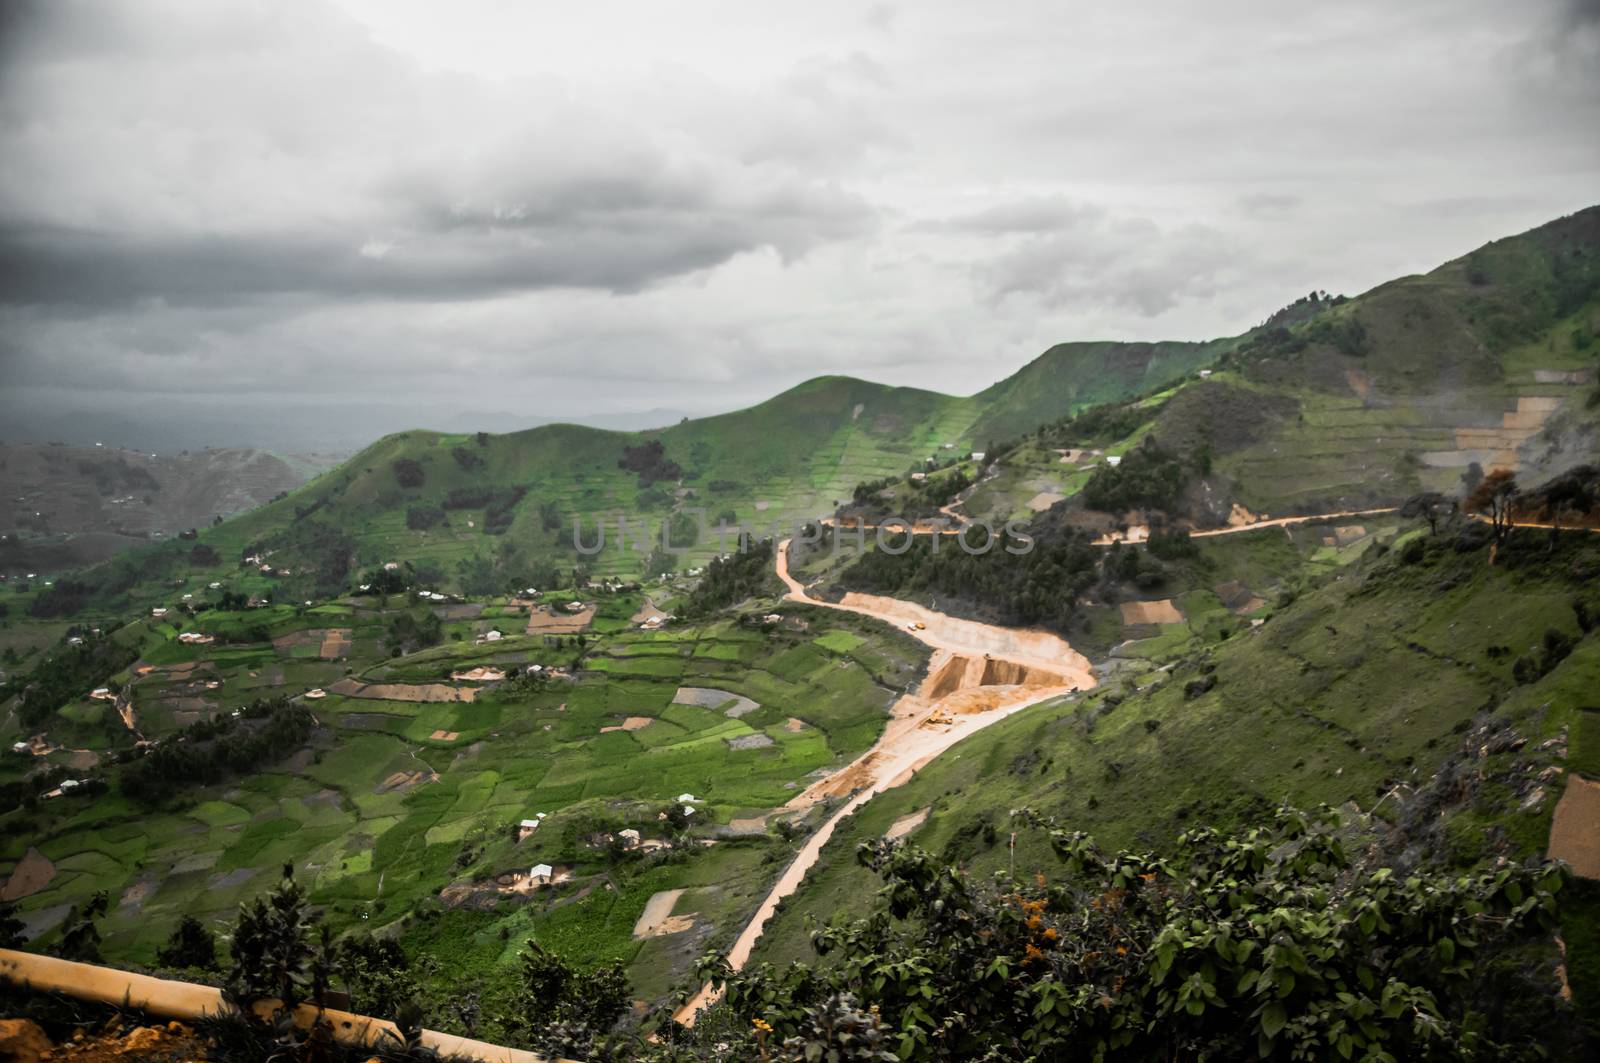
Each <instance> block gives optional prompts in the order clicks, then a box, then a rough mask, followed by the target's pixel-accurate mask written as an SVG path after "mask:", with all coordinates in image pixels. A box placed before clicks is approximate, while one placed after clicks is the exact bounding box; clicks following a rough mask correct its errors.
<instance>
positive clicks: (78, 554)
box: [0, 443, 336, 575]
mask: <svg viewBox="0 0 1600 1063" xmlns="http://www.w3.org/2000/svg"><path fill="white" fill-rule="evenodd" d="M335 461H336V459H334V458H332V457H326V456H322V455H283V454H275V453H271V452H269V451H264V450H226V449H224V450H196V451H193V452H190V451H185V452H183V453H180V454H161V455H156V454H148V453H145V452H142V451H131V450H125V449H123V448H120V447H115V448H114V447H103V446H83V447H70V446H61V445H55V444H43V443H7V444H0V535H4V536H5V539H4V550H3V552H0V571H4V572H7V573H8V574H11V575H21V574H25V573H26V572H28V571H31V570H38V569H42V570H44V571H47V572H58V571H62V570H64V569H70V568H77V567H79V566H82V565H87V564H93V563H94V562H97V561H101V560H104V559H105V558H107V557H110V556H111V555H112V554H115V553H117V552H118V551H120V550H124V549H127V548H129V547H130V546H134V545H137V544H139V543H141V542H148V541H149V540H151V539H155V538H165V537H167V536H171V535H174V534H176V533H178V532H181V531H184V530H187V529H190V528H203V527H206V526H208V525H210V524H211V523H212V522H213V521H215V520H217V519H218V518H227V517H231V516H233V515H235V514H236V513H239V512H241V511H244V510H250V509H255V508H256V507H258V506H261V505H263V504H264V503H266V502H268V501H270V500H271V499H273V498H274V497H276V496H278V495H281V494H286V493H288V492H289V491H292V490H294V489H295V488H296V487H299V486H300V485H301V484H303V483H305V482H306V480H308V479H310V478H311V476H313V475H315V474H316V473H318V472H321V471H322V470H323V469H326V468H329V467H330V466H332V465H333V464H334V463H335Z"/></svg>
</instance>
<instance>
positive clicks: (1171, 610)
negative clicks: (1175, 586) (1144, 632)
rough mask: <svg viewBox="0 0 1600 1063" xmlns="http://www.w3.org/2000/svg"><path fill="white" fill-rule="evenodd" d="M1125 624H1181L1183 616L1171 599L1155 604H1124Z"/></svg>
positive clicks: (1164, 599)
mask: <svg viewBox="0 0 1600 1063" xmlns="http://www.w3.org/2000/svg"><path fill="white" fill-rule="evenodd" d="M1122 622H1123V623H1124V624H1181V623H1183V614H1182V613H1181V612H1179V611H1178V607H1177V606H1175V605H1173V604H1172V599H1171V598H1162V599H1161V600H1160V601H1154V602H1123V603H1122Z"/></svg>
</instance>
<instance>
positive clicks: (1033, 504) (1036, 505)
mask: <svg viewBox="0 0 1600 1063" xmlns="http://www.w3.org/2000/svg"><path fill="white" fill-rule="evenodd" d="M1066 497H1067V496H1066V495H1064V494H1061V493H1060V492H1059V491H1040V492H1039V493H1038V494H1036V495H1034V496H1033V497H1032V498H1030V499H1028V508H1029V509H1031V510H1033V511H1034V512H1035V513H1043V512H1044V511H1045V510H1047V509H1049V508H1050V507H1051V506H1053V505H1055V504H1056V503H1057V502H1059V501H1061V500H1062V499H1063V498H1066Z"/></svg>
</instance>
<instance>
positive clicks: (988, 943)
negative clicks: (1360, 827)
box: [702, 808, 1564, 1063]
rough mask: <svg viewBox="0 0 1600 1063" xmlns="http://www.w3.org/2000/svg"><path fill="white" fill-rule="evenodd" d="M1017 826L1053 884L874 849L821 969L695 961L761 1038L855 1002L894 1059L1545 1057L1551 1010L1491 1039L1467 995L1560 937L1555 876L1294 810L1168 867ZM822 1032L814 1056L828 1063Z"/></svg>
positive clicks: (1209, 834) (1159, 859) (1187, 842)
mask: <svg viewBox="0 0 1600 1063" xmlns="http://www.w3.org/2000/svg"><path fill="white" fill-rule="evenodd" d="M1019 816H1020V818H1021V819H1022V820H1023V821H1024V822H1026V823H1031V824H1034V825H1036V826H1041V827H1044V828H1046V829H1047V830H1048V833H1049V839H1050V844H1051V846H1052V848H1053V849H1054V850H1055V852H1056V854H1057V855H1058V856H1059V857H1060V859H1061V860H1062V862H1063V864H1064V865H1065V869H1066V874H1065V875H1064V876H1063V877H1062V878H1060V879H1059V880H1056V881H1049V880H1046V879H1044V878H1043V877H1041V878H1040V879H1038V880H1037V881H1035V882H1033V883H1022V882H1017V881H1015V880H1008V879H1006V878H1005V876H1003V875H1002V876H997V878H996V880H995V881H994V882H993V884H980V883H975V882H974V881H972V880H971V879H970V878H969V877H968V876H967V875H966V874H965V873H963V872H961V871H959V870H957V869H955V868H952V867H948V866H944V865H943V864H942V863H940V862H938V861H936V860H935V859H933V858H932V857H930V856H929V854H928V853H926V852H924V851H922V850H919V849H916V848H907V847H901V846H898V845H895V844H894V843H888V842H883V841H875V842H871V843H868V844H866V845H863V846H862V847H861V850H860V853H859V856H860V859H861V861H862V862H863V863H864V864H866V865H867V866H869V867H872V868H873V869H875V870H876V871H878V873H879V874H880V875H881V876H882V877H883V879H884V887H883V889H882V890H881V891H880V893H879V898H878V903H877V906H876V907H875V908H874V910H873V911H872V913H871V914H870V915H869V916H868V917H867V918H865V919H861V920H857V921H854V922H850V923H847V924H842V925H833V926H828V927H824V928H821V929H819V930H816V931H815V932H814V935H813V943H814V945H815V946H816V948H817V951H818V953H819V954H820V955H821V956H822V957H823V961H824V962H822V963H820V964H817V965H815V966H809V967H807V966H801V965H798V964H796V965H793V966H791V967H789V968H788V969H786V970H783V971H778V970H775V969H774V968H772V967H771V966H768V965H762V966H761V967H759V968H757V969H754V970H747V971H745V972H742V973H737V974H735V973H733V972H731V971H730V970H729V969H728V968H727V966H726V965H725V964H724V963H723V962H722V961H721V960H720V958H718V957H708V958H707V960H705V961H702V970H703V971H704V972H705V973H706V974H708V975H709V976H711V977H713V978H714V979H716V980H718V981H720V982H722V983H723V984H724V985H725V986H726V1006H727V1007H728V1008H729V1009H731V1011H732V1013H733V1016H734V1017H735V1018H736V1019H738V1020H742V1021H743V1022H747V1023H748V1022H752V1021H753V1020H756V1019H759V1020H760V1026H758V1027H757V1031H758V1032H759V1034H760V1036H761V1037H762V1038H763V1039H764V1040H766V1041H770V1040H772V1039H780V1040H781V1039H787V1038H791V1037H794V1038H802V1039H806V1038H809V1039H810V1041H811V1042H812V1043H813V1044H814V1043H815V1042H817V1041H818V1039H819V1038H818V1019H819V1017H820V1016H822V1015H824V1014H826V1013H827V1012H828V1010H829V1009H831V1008H835V1007H837V1001H838V1000H839V999H840V998H841V997H842V995H844V994H849V995H850V996H851V998H852V1000H853V1001H859V1002H860V1005H859V1006H860V1007H864V1008H866V1009H867V1010H868V1011H869V1012H870V1014H872V1015H873V1016H874V1017H875V1018H876V1019H878V1020H879V1021H880V1022H881V1023H882V1026H883V1027H884V1028H885V1029H887V1030H892V1031H895V1032H896V1034H897V1035H898V1036H897V1043H896V1044H895V1046H894V1050H895V1054H896V1057H897V1058H898V1059H900V1060H903V1061H907V1063H910V1061H921V1060H955V1059H972V1060H977V1059H1057V1058H1070V1059H1111V1058H1115V1059H1246V1058H1272V1059H1328V1058H1345V1059H1367V1060H1391V1061H1393V1060H1398V1059H1405V1060H1423V1059H1438V1060H1443V1059H1452V1060H1453V1059H1462V1058H1482V1059H1503V1058H1527V1057H1531V1056H1534V1055H1535V1054H1537V1053H1538V1051H1539V1049H1538V1046H1539V1044H1540V1043H1541V1040H1542V1038H1543V1037H1544V1035H1545V1032H1546V1031H1545V1027H1544V1024H1543V1019H1544V1017H1541V1016H1539V1015H1537V1014H1521V1015H1501V1016H1500V1022H1499V1023H1498V1024H1497V1025H1496V1026H1494V1027H1491V1026H1490V1025H1489V1024H1488V1023H1487V1022H1486V1021H1485V1016H1484V1014H1483V1013H1482V1012H1481V1011H1480V1010H1478V1007H1477V1006H1476V1004H1477V1001H1478V999H1479V995H1478V994H1480V993H1481V992H1482V991H1483V990H1484V989H1485V986H1484V985H1483V983H1482V979H1483V977H1484V975H1483V971H1484V970H1485V968H1486V965H1487V961H1489V960H1491V959H1492V958H1493V957H1495V956H1496V955H1497V954H1499V952H1500V951H1501V950H1503V949H1506V948H1510V947H1513V946H1519V945H1521V944H1522V943H1523V942H1528V941H1532V940H1535V939H1536V938H1538V937H1539V936H1541V935H1548V933H1549V928H1550V927H1552V926H1553V925H1554V924H1553V914H1554V911H1555V896H1554V895H1555V893H1556V891H1557V890H1558V889H1559V888H1560V887H1561V886H1562V884H1563V881H1564V878H1563V872H1562V871H1561V870H1560V869H1559V868H1557V867H1555V866H1554V865H1527V866H1519V865H1508V866H1503V867H1499V868H1496V869H1493V870H1489V871H1483V872H1479V873H1475V874H1470V875H1464V876H1459V877H1457V876H1455V875H1454V874H1448V873H1444V872H1436V873H1428V872H1421V871H1419V872H1415V873H1413V874H1411V875H1409V876H1407V877H1401V876H1398V875H1396V874H1394V873H1393V871H1392V869H1391V868H1389V867H1384V866H1374V864H1373V863H1372V862H1371V858H1370V857H1368V856H1366V855H1364V854H1365V853H1366V852H1367V849H1366V847H1365V846H1359V847H1347V843H1346V838H1347V836H1348V832H1349V829H1350V825H1349V824H1346V823H1344V822H1342V820H1341V817H1340V814H1339V813H1338V812H1337V811H1335V810H1332V809H1328V808H1323V809H1321V810H1318V811H1316V812H1312V813H1305V812H1299V811H1296V810H1293V809H1287V808H1285V809H1282V810H1280V812H1279V813H1278V815H1277V817H1276V819H1275V821H1274V822H1273V824H1272V825H1271V826H1268V827H1258V828H1253V829H1249V830H1246V831H1243V832H1241V833H1239V834H1236V835H1232V836H1225V835H1222V834H1219V833H1218V832H1216V831H1213V830H1209V829H1204V830H1196V831H1191V832H1189V833H1187V834H1185V835H1183V837H1182V838H1181V839H1179V841H1178V843H1177V846H1176V848H1175V849H1174V851H1173V852H1172V853H1171V855H1170V856H1165V857H1163V856H1157V855H1153V854H1149V853H1130V852H1126V851H1124V852H1118V853H1116V854H1114V855H1107V854H1104V853H1102V852H1101V851H1100V850H1099V849H1098V848H1097V847H1096V846H1095V845H1094V843H1093V842H1092V841H1091V840H1090V839H1089V838H1088V837H1086V836H1085V835H1083V834H1080V833H1076V832H1071V831H1066V830H1063V829H1060V828H1058V827H1056V826H1055V825H1054V824H1052V823H1049V822H1048V821H1043V820H1040V819H1039V818H1038V817H1035V816H1033V815H1031V814H1030V813H1027V812H1026V811H1024V812H1023V813H1020V814H1019ZM1358 854H1359V855H1358ZM769 1031H770V1032H769ZM826 1038H827V1035H826V1034H823V1036H822V1038H821V1040H822V1044H821V1045H819V1046H817V1047H816V1048H815V1049H813V1050H812V1051H811V1054H809V1055H807V1056H806V1058H824V1056H823V1054H822V1053H824V1052H826V1051H827V1050H828V1048H830V1047H833V1046H831V1045H829V1044H828V1043H827V1040H826ZM751 1039H752V1040H754V1039H755V1035H754V1034H752V1035H751ZM795 1058H799V1057H795ZM834 1058H851V1057H848V1056H844V1055H839V1056H836V1057H834Z"/></svg>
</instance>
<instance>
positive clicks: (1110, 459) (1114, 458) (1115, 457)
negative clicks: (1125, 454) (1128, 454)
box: [1106, 454, 1122, 469]
mask: <svg viewBox="0 0 1600 1063" xmlns="http://www.w3.org/2000/svg"><path fill="white" fill-rule="evenodd" d="M1106 464H1107V465H1109V466H1111V467H1112V468H1113V469H1115V468H1116V467H1117V466H1118V465H1121V464H1122V455H1121V454H1107V455H1106Z"/></svg>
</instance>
